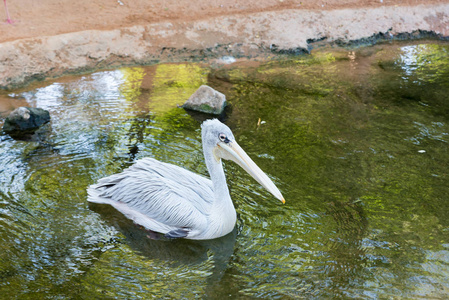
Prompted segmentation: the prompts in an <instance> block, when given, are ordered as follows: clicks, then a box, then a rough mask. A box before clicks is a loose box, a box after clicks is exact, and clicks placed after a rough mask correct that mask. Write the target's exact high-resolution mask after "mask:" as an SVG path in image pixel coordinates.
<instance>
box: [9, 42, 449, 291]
mask: <svg viewBox="0 0 449 300" xmlns="http://www.w3.org/2000/svg"><path fill="white" fill-rule="evenodd" d="M447 49H448V48H447V46H439V45H418V46H411V47H409V48H402V50H400V51H399V52H400V53H399V54H398V52H397V51H393V52H391V53H390V52H388V51H387V50H384V48H382V47H381V48H380V50H379V51H377V52H376V51H372V52H369V53H371V54H370V55H365V56H364V57H363V56H362V55H359V52H351V54H350V55H348V57H349V59H346V58H345V57H344V56H343V55H342V54H341V53H339V54H327V53H323V54H317V55H316V56H312V57H311V58H308V59H302V58H297V57H295V58H292V59H290V60H286V61H281V62H278V61H272V62H268V63H266V64H261V65H260V66H258V67H252V68H250V67H238V68H236V67H230V68H229V69H227V68H223V69H221V70H219V71H214V72H213V74H211V76H210V77H209V78H211V77H213V75H216V76H215V78H220V79H224V80H226V81H227V82H226V83H225V85H226V88H228V92H227V98H228V101H229V102H230V103H231V105H232V108H233V110H232V114H230V115H229V116H228V119H227V123H228V125H229V126H230V127H231V128H232V129H233V131H234V133H235V136H236V137H237V140H238V142H239V143H240V144H241V146H242V147H243V148H244V149H245V150H246V151H247V152H248V154H249V155H250V156H251V157H252V158H253V159H254V161H255V162H256V163H257V164H258V165H259V166H260V167H261V168H262V169H263V170H264V171H266V172H267V174H268V175H269V176H272V177H273V179H274V181H275V182H276V184H277V185H278V186H279V187H280V189H281V190H282V192H283V193H284V196H285V197H286V201H287V204H286V205H284V206H282V205H280V204H279V203H278V202H276V200H274V199H273V198H272V196H270V195H269V194H268V193H267V192H266V191H264V190H263V188H262V187H260V185H258V184H257V183H255V182H254V180H252V179H251V178H250V177H249V175H247V174H245V172H244V171H242V170H241V169H240V168H239V167H238V166H235V165H234V164H232V163H225V169H226V171H227V172H226V174H227V178H228V183H229V187H230V190H231V194H232V197H233V199H234V202H235V205H236V208H237V210H238V213H239V224H238V227H239V234H238V237H237V241H236V245H235V251H234V254H233V256H232V258H231V261H230V262H229V264H228V266H227V268H226V266H225V267H224V268H223V270H225V271H223V274H222V275H223V276H222V277H220V278H221V279H220V280H219V281H217V282H215V283H214V285H215V287H214V291H215V292H217V293H218V294H217V298H219V297H220V296H222V294H223V293H224V292H226V293H227V294H230V295H231V297H233V298H238V297H261V298H282V297H292V298H304V297H306V298H307V297H311V298H331V297H337V298H364V297H367V295H368V296H369V297H371V296H372V297H374V298H389V297H393V298H394V297H396V296H399V297H406V298H416V297H427V296H429V295H433V296H435V295H436V296H435V297H437V298H438V297H439V296H440V295H444V292H441V291H447V290H448V288H449V284H448V282H447V276H446V277H445V275H447V268H446V267H445V266H446V265H447V258H445V257H444V256H445V255H446V256H447V251H448V245H447V240H448V238H449V231H448V228H449V221H448V220H449V208H448V206H447V205H446V202H447V195H448V194H449V185H448V183H447V176H448V173H447V164H448V163H449V153H448V151H447V144H448V143H449V124H448V122H447V119H448V116H449V110H447V108H446V107H445V106H444V105H445V103H446V102H447V101H446V100H447V97H446V95H447V93H448V92H449V91H448V85H447V82H448V81H447V75H448V67H447V66H448V62H447V52H448V51H447ZM361 51H362V50H361ZM373 61H376V62H373ZM379 61H380V62H379ZM379 66H381V68H379ZM207 72H208V70H207V69H204V68H201V67H199V66H198V65H196V64H180V65H174V64H173V65H171V64H170V65H158V66H151V67H147V68H132V69H123V70H122V71H121V74H122V75H123V76H122V75H121V76H117V74H115V73H114V74H115V76H116V77H114V78H119V79H120V80H121V81H120V84H117V83H116V82H115V83H116V85H114V84H111V85H106V86H120V88H119V90H118V92H117V93H115V91H113V92H111V90H107V91H103V90H101V88H102V87H103V86H104V84H97V85H95V82H96V81H98V82H101V83H104V82H106V83H111V82H112V81H113V80H112V79H111V74H112V73H100V74H97V75H95V76H92V78H90V77H89V78H87V79H83V80H80V85H82V87H83V89H80V88H79V87H78V88H77V89H76V91H77V92H76V93H74V92H73V93H72V94H70V97H66V98H68V100H67V101H62V100H59V101H60V102H58V105H57V108H51V109H53V110H52V112H53V114H54V115H55V117H54V119H53V124H52V126H53V135H52V136H51V137H50V138H49V139H50V140H51V141H49V145H52V146H51V147H46V146H39V145H31V144H28V145H27V144H22V143H20V142H15V141H12V140H6V141H5V142H2V143H0V153H2V158H3V159H4V160H1V161H0V185H1V187H2V190H1V191H0V225H1V226H0V227H1V228H2V230H0V241H1V242H2V246H1V250H2V253H3V254H1V255H0V258H1V260H0V276H1V277H2V279H4V280H3V281H1V283H0V291H1V292H2V295H6V296H5V297H9V298H21V296H23V297H22V298H27V297H28V298H32V297H33V296H35V297H34V298H39V297H49V296H54V297H59V298H60V297H66V298H67V297H69V298H70V297H71V298H86V297H92V295H94V297H100V298H101V297H109V298H117V297H118V298H148V296H149V295H150V297H156V298H160V297H169V298H180V297H182V296H184V297H203V296H204V295H205V294H207V293H210V290H209V287H208V286H207V285H208V283H207V282H208V278H210V276H211V275H210V274H211V272H212V270H214V264H213V261H214V260H216V257H215V254H213V253H210V252H205V253H207V255H206V256H207V257H205V259H204V261H202V262H201V263H199V264H198V265H186V264H168V263H165V262H161V261H160V260H158V259H155V256H156V255H154V256H153V255H152V253H149V254H147V255H143V254H142V253H139V252H136V251H134V250H133V248H132V245H131V244H132V243H131V242H129V240H127V239H126V238H124V236H126V234H125V233H122V234H121V233H118V232H116V231H114V230H113V227H112V226H110V224H116V223H117V219H116V218H115V217H114V216H113V215H107V214H106V216H102V217H100V216H98V215H97V214H96V213H94V212H93V211H92V210H90V209H89V207H88V205H87V204H86V201H85V198H86V187H87V185H89V184H91V183H93V182H94V181H96V180H97V179H98V178H100V177H103V176H105V175H109V174H112V173H115V172H117V171H120V170H122V169H123V168H125V167H126V166H128V165H129V164H130V157H129V152H131V155H132V157H131V161H132V160H134V159H135V158H140V157H144V156H151V157H155V158H157V159H160V160H162V161H166V162H171V163H174V164H177V165H181V166H184V167H186V168H188V169H189V170H193V171H195V172H197V173H200V174H203V175H207V171H206V168H205V165H204V160H203V155H202V149H201V141H200V129H199V128H200V127H199V123H198V122H197V121H195V120H194V119H193V118H192V117H190V116H189V115H188V114H187V113H185V111H184V110H182V109H178V108H176V104H180V103H182V102H183V101H184V100H185V99H186V98H187V97H188V96H189V95H190V94H191V93H192V92H193V91H194V90H195V89H196V88H197V87H198V86H199V85H201V84H203V83H206V78H208V77H207V76H206V75H207V74H206V73H207ZM102 74H103V75H102ZM108 74H109V75H108ZM101 80H103V81H101ZM91 81H92V82H93V83H92V82H91ZM89 84H91V85H92V86H93V87H94V88H95V92H94V93H90V92H89ZM214 84H216V85H219V84H220V82H219V81H214ZM61 85H62V84H61ZM69 86H70V85H64V87H63V88H62V89H61V90H65V91H66V92H68V93H70V88H69ZM73 86H77V83H74V84H73ZM49 90H50V89H49ZM81 91H82V92H81ZM31 94H32V93H31ZM31 94H30V95H31ZM44 94H45V93H36V96H35V97H36V98H37V99H36V103H37V104H39V97H44V99H47V98H45V95H44ZM47 94H48V93H47ZM103 95H107V97H106V99H104V98H103V97H102V96H103ZM58 99H64V98H63V97H58ZM55 101H56V100H55ZM67 116H69V117H67ZM259 118H260V119H261V121H264V122H261V123H259V124H258V120H259ZM133 149H134V150H133ZM137 150H138V151H137ZM419 150H425V152H422V151H421V152H418V151H419ZM134 156H135V157H134ZM105 218H106V219H107V221H108V222H105V220H106V219H105ZM131 226H132V224H131ZM133 230H134V232H135V231H138V232H139V235H137V234H135V233H133V232H132V231H129V232H128V233H129V237H128V236H127V237H128V239H131V240H132V241H133V242H135V243H136V244H139V245H141V244H142V243H143V242H142V240H143V239H144V238H145V235H146V232H145V231H139V229H138V228H134V229H133ZM125 232H126V231H125ZM186 245H187V244H186ZM177 249H178V248H177ZM177 251H182V249H181V250H177ZM188 251H189V249H186V252H188ZM174 256H175V257H176V253H175V255H174ZM175 260H176V259H175ZM445 270H446V273H445ZM417 278H418V279H417ZM417 280H418V281H419V282H420V285H418V286H417V285H416V281H417ZM426 289H427V290H426ZM220 293H221V294H220ZM395 293H397V294H395ZM432 293H433V294H432ZM212 295H214V294H213V292H212ZM440 298H443V297H440Z"/></svg>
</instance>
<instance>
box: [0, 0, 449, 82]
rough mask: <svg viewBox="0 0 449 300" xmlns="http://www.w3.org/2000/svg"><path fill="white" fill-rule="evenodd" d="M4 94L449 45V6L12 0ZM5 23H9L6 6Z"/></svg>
mask: <svg viewBox="0 0 449 300" xmlns="http://www.w3.org/2000/svg"><path fill="white" fill-rule="evenodd" d="M7 3H8V7H9V13H10V16H11V19H12V21H13V22H12V24H8V23H6V22H2V24H1V25H0V88H11V87H15V86H18V85H22V84H24V83H26V82H28V81H30V80H34V79H43V78H47V77H54V76H59V75H62V74H66V73H67V72H68V73H75V72H80V71H86V70H95V69H99V68H108V67H114V66H119V65H133V64H148V63H152V62H158V61H166V60H170V59H174V57H188V56H217V57H219V56H221V55H232V56H245V55H246V56H255V55H257V54H260V53H263V52H270V51H275V52H293V53H302V52H307V50H310V49H311V48H313V46H314V43H316V42H323V41H324V42H325V43H336V42H337V43H339V44H342V45H344V44H348V43H351V42H354V41H361V40H362V41H363V40H367V41H368V43H369V42H373V41H374V40H375V39H374V40H373V39H372V38H373V37H375V38H377V37H380V38H384V39H388V38H392V39H394V38H400V39H402V38H415V37H421V36H429V35H430V36H434V37H436V38H442V39H445V38H447V37H448V36H449V1H447V0H446V1H443V0H426V1H419V0H359V1H357V0H328V1H323V0H299V1H295V0H258V1H252V0H250V1H248V0H246V1H243V0H227V1H217V0H211V1H201V0H188V1H187V0H176V1H175V0H156V1H143V0H133V1H128V0H110V1H104V0H76V1H65V0H62V1H54V0H39V1H38V0H8V2H7ZM0 13H1V14H2V15H0V16H2V18H3V21H5V20H6V14H5V10H4V7H3V6H0Z"/></svg>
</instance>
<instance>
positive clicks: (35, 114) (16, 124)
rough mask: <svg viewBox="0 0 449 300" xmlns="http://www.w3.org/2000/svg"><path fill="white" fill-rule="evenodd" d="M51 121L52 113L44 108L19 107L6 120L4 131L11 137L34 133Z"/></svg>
mask: <svg viewBox="0 0 449 300" xmlns="http://www.w3.org/2000/svg"><path fill="white" fill-rule="evenodd" d="M49 121H50V113H49V112H48V111H47V110H45V109H42V108H34V107H19V108H17V109H15V110H14V111H12V112H11V113H10V114H9V116H8V117H7V118H6V120H5V124H4V125H3V131H4V132H6V133H8V134H10V135H21V134H29V133H33V132H34V131H36V130H37V129H39V128H40V127H41V126H42V125H44V124H45V123H47V122H49Z"/></svg>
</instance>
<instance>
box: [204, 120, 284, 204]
mask: <svg viewBox="0 0 449 300" xmlns="http://www.w3.org/2000/svg"><path fill="white" fill-rule="evenodd" d="M201 129H202V139H203V151H204V153H207V152H209V151H212V153H213V155H214V157H215V160H217V161H219V160H220V159H229V160H232V161H234V162H236V163H237V164H239V165H240V166H241V167H242V168H243V169H244V170H245V171H246V172H248V173H249V174H250V175H251V176H252V177H253V178H254V179H256V181H257V182H259V183H260V184H261V185H262V186H263V187H264V188H266V189H267V190H268V191H269V192H270V193H272V194H273V195H274V196H275V197H276V198H278V199H279V200H280V201H281V202H282V203H285V200H284V197H283V196H282V194H281V192H280V191H279V189H278V188H277V187H276V186H275V185H274V183H273V182H272V181H271V179H270V178H268V176H267V175H266V174H265V173H264V172H263V171H262V170H261V169H260V168H259V167H258V166H257V165H256V164H255V163H254V162H253V160H252V159H251V158H250V157H249V156H248V154H246V153H245V151H243V149H242V148H241V147H240V146H239V144H237V142H236V141H235V138H234V135H233V134H232V131H231V129H229V127H228V126H226V125H225V124H223V123H221V122H220V121H218V120H217V119H213V120H207V121H204V122H203V124H202V125H201Z"/></svg>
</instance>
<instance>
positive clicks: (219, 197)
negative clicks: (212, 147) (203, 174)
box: [205, 152, 232, 205]
mask: <svg viewBox="0 0 449 300" xmlns="http://www.w3.org/2000/svg"><path fill="white" fill-rule="evenodd" d="M205 159H206V165H207V170H208V171H209V175H210V179H211V180H212V184H213V186H214V195H215V202H217V204H222V205H223V204H225V203H226V202H230V203H231V204H232V201H231V196H230V195H229V189H228V185H227V183H226V176H225V173H224V170H223V165H222V163H221V160H218V161H217V160H216V159H215V157H214V155H213V154H212V153H210V152H209V153H208V155H205Z"/></svg>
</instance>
